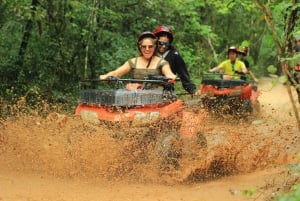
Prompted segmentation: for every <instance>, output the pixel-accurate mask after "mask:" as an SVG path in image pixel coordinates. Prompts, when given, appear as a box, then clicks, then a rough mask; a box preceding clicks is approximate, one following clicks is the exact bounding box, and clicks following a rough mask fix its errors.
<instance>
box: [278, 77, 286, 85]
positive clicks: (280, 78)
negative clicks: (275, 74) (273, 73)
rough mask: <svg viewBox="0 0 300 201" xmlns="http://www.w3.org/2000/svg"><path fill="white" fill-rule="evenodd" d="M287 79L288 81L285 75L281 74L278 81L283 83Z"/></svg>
mask: <svg viewBox="0 0 300 201" xmlns="http://www.w3.org/2000/svg"><path fill="white" fill-rule="evenodd" d="M287 81H288V78H287V76H285V75H282V76H280V77H279V82H280V83H282V84H284V83H286V82H287Z"/></svg>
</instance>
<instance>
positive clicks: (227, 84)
mask: <svg viewBox="0 0 300 201" xmlns="http://www.w3.org/2000/svg"><path fill="white" fill-rule="evenodd" d="M224 77H226V75H225V74H223V73H206V74H204V77H203V79H202V81H201V84H203V85H212V86H215V87H217V88H231V87H236V86H243V85H247V84H249V82H247V81H246V80H241V79H230V78H229V79H224Z"/></svg>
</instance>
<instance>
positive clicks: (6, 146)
mask: <svg viewBox="0 0 300 201" xmlns="http://www.w3.org/2000/svg"><path fill="white" fill-rule="evenodd" d="M271 82H272V80H270V79H264V80H262V81H261V83H260V86H259V88H260V89H261V90H262V94H261V97H260V98H259V100H260V104H261V109H260V115H259V116H256V117H253V118H252V119H249V120H248V121H241V122H237V121H236V120H234V119H231V118H225V119H218V120H216V119H215V118H213V117H211V116H209V115H206V114H205V115H204V116H205V118H204V119H202V116H203V114H201V115H202V116H201V115H198V116H199V119H197V118H194V119H193V120H194V121H195V122H193V123H194V124H195V125H198V128H197V129H199V130H200V131H201V133H202V134H203V135H204V136H205V138H206V143H207V144H206V145H207V146H205V147H195V149H194V147H193V146H194V144H191V146H185V147H184V148H183V151H184V152H183V156H182V157H181V158H180V164H181V167H180V169H179V170H176V171H175V170H174V171H170V172H169V173H168V174H166V175H161V174H160V171H159V168H158V163H159V161H157V159H156V157H155V151H154V150H153V149H152V148H153V147H151V146H149V149H148V151H150V153H148V154H147V157H144V156H145V154H144V153H142V152H143V151H142V150H140V149H138V147H139V146H137V145H136V144H135V142H133V141H132V140H117V139H114V138H112V137H110V136H111V130H109V129H107V128H106V127H104V126H99V125H96V124H93V123H87V122H84V121H82V120H81V119H80V118H78V117H74V116H65V115H61V114H56V113H52V114H50V115H48V117H47V118H41V117H39V116H34V117H32V116H25V115H23V116H20V117H19V118H16V119H14V120H10V121H1V122H0V128H1V134H0V200H30V201H32V200H60V201H61V200H62V201H69V200H104V201H105V200H116V201H118V200H145V201H148V200H149V201H150V200H160V201H164V200H208V201H210V200H249V199H250V200H251V199H253V200H254V199H255V200H266V198H268V197H269V196H270V194H271V192H273V190H274V189H276V185H281V184H282V183H281V182H282V180H281V179H283V178H285V177H286V176H287V175H286V170H285V168H283V166H282V165H284V164H291V163H299V158H298V159H297V158H296V159H295V158H294V156H295V155H296V154H297V153H299V150H300V147H299V144H300V138H299V136H300V135H299V131H298V128H297V126H295V125H296V120H295V117H294V114H293V111H292V107H291V103H290V101H289V97H288V94H287V91H286V89H285V86H284V85H281V84H279V83H277V84H276V85H275V86H273V85H272V84H271ZM297 106H298V109H299V104H298V103H297ZM185 115H186V116H185V118H187V119H188V120H186V119H185V120H184V121H183V122H184V123H188V122H192V121H191V120H192V118H191V117H190V116H189V115H194V113H192V112H191V113H186V114H185ZM200 116H201V118H200ZM197 121H201V122H198V123H197ZM195 150H197V151H195ZM297 160H298V161H297ZM271 184H272V185H271ZM250 188H255V189H257V191H258V192H257V193H256V194H255V195H254V196H253V197H247V196H244V195H242V191H243V190H245V189H250ZM273 188H274V189H273Z"/></svg>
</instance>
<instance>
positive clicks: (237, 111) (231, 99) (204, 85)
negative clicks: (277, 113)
mask: <svg viewBox="0 0 300 201" xmlns="http://www.w3.org/2000/svg"><path fill="white" fill-rule="evenodd" d="M239 78H240V76H239V75H234V76H229V75H226V74H222V73H205V74H204V76H203V79H202V81H201V86H200V93H201V102H202V104H203V106H204V108H205V109H207V110H209V111H212V112H213V113H216V114H224V113H225V114H232V115H236V116H245V114H251V113H253V111H254V109H255V110H257V106H258V96H259V94H260V92H259V91H258V90H257V87H256V86H255V85H254V84H253V82H251V81H246V79H245V78H243V79H239Z"/></svg>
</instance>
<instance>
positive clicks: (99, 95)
mask: <svg viewBox="0 0 300 201" xmlns="http://www.w3.org/2000/svg"><path fill="white" fill-rule="evenodd" d="M165 97H166V96H165V95H164V93H163V90H156V89H153V90H135V91H128V90H126V89H117V90H98V89H84V90H82V91H81V92H80V98H79V102H80V103H87V104H97V105H102V106H128V107H129V106H139V105H149V104H161V103H165V102H170V100H168V99H166V98H165Z"/></svg>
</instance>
